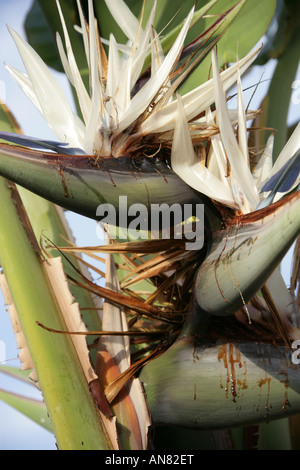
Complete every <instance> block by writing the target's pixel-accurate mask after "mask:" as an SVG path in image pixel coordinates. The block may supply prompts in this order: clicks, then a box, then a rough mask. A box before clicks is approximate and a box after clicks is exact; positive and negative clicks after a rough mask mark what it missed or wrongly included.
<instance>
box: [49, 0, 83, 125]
mask: <svg viewBox="0 0 300 470" xmlns="http://www.w3.org/2000/svg"><path fill="white" fill-rule="evenodd" d="M56 3H57V8H58V11H59V15H60V19H61V24H62V27H63V32H64V37H65V43H66V48H67V57H65V55H64V54H63V49H62V47H61V41H60V40H58V44H60V47H59V50H60V53H61V57H62V59H63V61H64V62H63V63H65V65H67V64H68V67H67V70H68V74H69V76H70V78H71V83H72V84H73V86H74V88H75V90H76V94H77V97H78V102H79V105H80V109H81V111H82V115H83V118H84V120H85V122H86V121H87V119H88V116H89V112H90V108H91V100H90V97H89V95H88V93H87V91H86V88H85V85H84V83H83V80H82V77H81V74H80V72H79V70H78V67H77V63H76V59H75V56H74V53H73V50H72V46H71V41H70V38H69V34H68V30H67V27H66V23H65V20H64V17H63V14H62V11H61V8H60V4H59V1H58V0H56ZM58 37H59V38H60V36H59V34H58ZM66 60H67V62H66Z"/></svg>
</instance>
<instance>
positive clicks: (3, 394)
mask: <svg viewBox="0 0 300 470" xmlns="http://www.w3.org/2000/svg"><path fill="white" fill-rule="evenodd" d="M0 399H1V400H2V401H4V402H5V403H7V404H8V405H10V406H12V407H13V408H14V409H15V410H18V411H20V412H21V413H22V414H23V415H25V416H27V417H28V418H30V419H31V420H32V421H35V422H36V423H37V424H39V425H40V426H42V427H43V428H45V429H47V430H48V431H50V432H53V428H52V425H51V422H50V419H49V416H48V413H47V408H46V406H45V404H44V403H43V402H41V401H38V400H34V399H32V398H27V397H24V396H22V395H19V394H16V393H12V392H7V391H5V390H2V389H0Z"/></svg>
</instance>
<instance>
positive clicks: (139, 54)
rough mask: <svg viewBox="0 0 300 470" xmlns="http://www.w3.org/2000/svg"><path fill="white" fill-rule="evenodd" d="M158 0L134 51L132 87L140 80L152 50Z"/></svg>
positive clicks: (154, 3)
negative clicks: (147, 57) (151, 37)
mask: <svg viewBox="0 0 300 470" xmlns="http://www.w3.org/2000/svg"><path fill="white" fill-rule="evenodd" d="M156 3H157V2H156V0H155V1H154V2H153V6H152V9H151V12H150V15H149V18H148V21H147V25H146V27H145V30H144V31H143V30H141V31H140V33H139V40H138V47H137V49H136V51H135V52H134V59H133V65H132V72H131V73H132V75H131V88H133V86H134V85H135V83H136V81H137V80H138V78H139V76H140V73H141V71H142V68H143V65H144V62H145V57H146V55H147V53H148V51H149V50H150V47H151V45H150V44H149V39H150V36H151V31H152V27H153V22H154V17H155V11H156Z"/></svg>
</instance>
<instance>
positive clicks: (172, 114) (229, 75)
mask: <svg viewBox="0 0 300 470" xmlns="http://www.w3.org/2000/svg"><path fill="white" fill-rule="evenodd" d="M259 51H260V49H258V50H257V51H254V52H251V53H250V54H248V55H247V56H246V57H244V58H243V59H242V60H241V61H240V62H239V67H240V71H241V73H243V72H245V71H246V70H247V68H248V67H249V66H250V65H251V63H252V62H253V61H254V60H255V58H256V57H257V55H258V53H259ZM236 70H237V64H234V65H232V66H231V67H229V68H228V69H226V70H224V72H222V73H221V80H222V83H223V89H224V91H227V90H228V89H229V88H230V87H231V86H232V85H233V84H234V83H235V81H236ZM182 100H183V104H184V109H185V113H186V116H187V119H188V121H190V120H191V119H193V118H194V117H195V116H197V115H198V114H200V113H201V112H204V111H205V110H206V109H207V108H208V107H209V106H210V105H211V104H212V103H213V102H214V85H213V80H212V79H211V80H209V81H207V82H205V83H203V84H202V85H200V86H199V87H198V88H195V89H194V90H192V91H190V92H189V93H187V94H186V95H184V96H183V97H182ZM176 114H177V104H176V101H173V102H172V103H169V104H168V105H167V106H165V107H164V108H162V109H161V110H159V111H157V112H153V113H152V114H151V115H150V116H149V117H148V118H147V119H146V120H145V121H144V122H143V123H142V124H141V127H140V130H141V133H143V134H150V133H155V132H168V131H170V130H172V129H174V126H175V120H176Z"/></svg>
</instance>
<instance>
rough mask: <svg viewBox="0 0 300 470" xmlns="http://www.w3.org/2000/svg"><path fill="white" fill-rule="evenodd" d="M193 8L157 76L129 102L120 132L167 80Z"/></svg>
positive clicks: (137, 115) (179, 49) (145, 107)
mask: <svg viewBox="0 0 300 470" xmlns="http://www.w3.org/2000/svg"><path fill="white" fill-rule="evenodd" d="M193 13H194V8H193V9H192V10H191V11H190V13H189V15H188V16H187V18H186V21H185V23H184V25H183V27H182V29H181V31H180V33H179V35H178V36H177V38H176V41H175V42H174V44H173V46H172V48H171V49H170V51H169V52H168V54H167V56H166V58H165V60H164V62H163V64H162V65H161V66H160V68H159V70H158V71H157V74H156V75H155V76H154V77H151V78H150V79H149V80H148V82H147V83H146V84H145V85H144V86H143V88H142V89H141V90H140V91H139V92H138V93H137V94H136V95H135V96H134V97H133V99H132V100H131V104H130V107H129V109H128V111H127V113H126V114H125V116H123V119H122V121H121V122H120V131H122V130H124V129H126V128H127V127H128V126H130V124H132V123H133V122H134V121H135V120H136V119H137V118H138V117H139V116H140V115H141V114H142V113H143V112H144V111H145V109H147V107H148V106H149V105H150V103H151V101H152V100H153V98H154V96H155V95H156V94H157V93H158V92H159V90H160V89H161V87H162V86H163V85H164V84H165V83H166V81H167V80H168V79H169V75H170V73H171V70H172V68H173V67H174V64H175V62H176V60H177V58H178V56H179V54H180V52H181V50H182V47H183V43H184V40H185V37H186V35H187V32H188V30H189V27H190V23H191V20H192V17H193Z"/></svg>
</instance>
